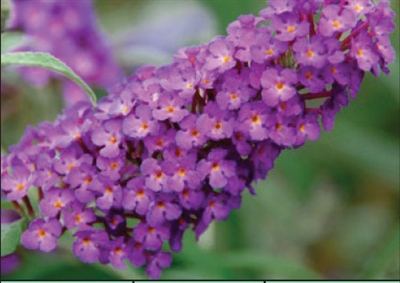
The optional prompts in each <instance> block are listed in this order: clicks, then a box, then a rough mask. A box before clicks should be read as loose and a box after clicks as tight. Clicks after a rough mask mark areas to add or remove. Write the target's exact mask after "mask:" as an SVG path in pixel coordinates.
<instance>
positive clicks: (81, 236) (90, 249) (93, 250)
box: [72, 230, 109, 263]
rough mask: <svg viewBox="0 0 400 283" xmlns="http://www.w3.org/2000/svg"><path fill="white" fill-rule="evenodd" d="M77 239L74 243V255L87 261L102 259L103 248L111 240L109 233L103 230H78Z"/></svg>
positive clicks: (75, 235) (92, 261)
mask: <svg viewBox="0 0 400 283" xmlns="http://www.w3.org/2000/svg"><path fill="white" fill-rule="evenodd" d="M74 237H76V238H77V239H76V241H75V242H74V243H73V244H72V251H73V252H74V255H75V256H76V257H77V258H79V259H80V260H82V261H83V262H86V263H94V262H97V261H99V260H100V256H101V254H102V249H103V248H104V246H106V245H107V244H108V242H109V239H108V235H107V233H106V232H105V231H102V230H89V231H78V232H76V233H75V234H74Z"/></svg>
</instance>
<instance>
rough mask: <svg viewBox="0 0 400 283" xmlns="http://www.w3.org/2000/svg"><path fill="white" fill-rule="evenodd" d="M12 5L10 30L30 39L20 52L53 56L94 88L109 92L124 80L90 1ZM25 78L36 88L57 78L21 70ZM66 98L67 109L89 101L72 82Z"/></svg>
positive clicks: (15, 0) (16, 0)
mask: <svg viewBox="0 0 400 283" xmlns="http://www.w3.org/2000/svg"><path fill="white" fill-rule="evenodd" d="M11 4H12V6H11V18H10V21H9V25H8V26H9V29H11V30H22V31H24V32H25V34H26V36H27V43H25V44H24V45H23V46H20V47H18V48H17V50H18V51H35V52H47V53H50V54H52V55H53V56H55V57H56V58H58V59H60V60H61V61H63V62H64V63H66V64H67V65H68V66H69V67H70V68H71V69H72V70H74V71H75V72H76V73H77V74H78V75H79V76H80V77H82V78H83V79H84V80H85V81H86V82H87V83H89V84H91V85H95V86H99V87H103V88H107V87H110V86H112V85H113V84H115V83H116V82H117V81H118V80H119V79H120V78H121V76H122V71H121V69H120V68H119V66H118V65H117V63H116V62H115V61H114V58H113V55H112V50H111V47H110V46H109V43H108V42H107V40H106V38H105V37H104V36H103V35H102V34H101V33H100V32H99V30H98V26H97V23H96V17H95V14H94V10H93V7H92V3H91V1H90V0H79V1H69V0H35V1H31V0H12V1H11ZM22 75H23V76H24V77H25V78H26V79H27V80H28V81H29V82H31V83H33V84H36V85H44V84H47V82H48V81H49V79H50V78H51V77H54V76H56V74H55V73H53V72H51V71H48V70H45V69H39V68H33V67H24V68H22ZM64 97H65V100H66V102H67V104H68V105H71V104H74V103H75V102H77V101H80V100H86V99H87V97H86V96H85V94H84V92H83V91H81V90H80V88H79V87H78V86H77V85H76V84H74V83H72V82H70V81H65V83H64Z"/></svg>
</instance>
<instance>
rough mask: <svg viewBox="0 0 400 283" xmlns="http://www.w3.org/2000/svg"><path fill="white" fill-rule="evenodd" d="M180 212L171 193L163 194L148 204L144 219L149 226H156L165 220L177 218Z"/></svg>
mask: <svg viewBox="0 0 400 283" xmlns="http://www.w3.org/2000/svg"><path fill="white" fill-rule="evenodd" d="M181 214H182V210H181V208H180V207H179V205H178V204H176V200H175V198H174V197H172V196H171V195H167V194H163V195H160V196H159V197H157V198H155V199H154V201H153V203H151V204H150V207H149V210H148V212H147V215H146V221H147V223H148V224H149V225H150V226H153V227H156V226H159V225H161V224H163V223H164V222H166V221H167V220H169V221H171V220H175V219H178V218H179V217H180V216H181Z"/></svg>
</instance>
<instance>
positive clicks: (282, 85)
mask: <svg viewBox="0 0 400 283" xmlns="http://www.w3.org/2000/svg"><path fill="white" fill-rule="evenodd" d="M275 87H276V89H278V90H282V89H283V88H284V87H285V85H284V84H283V83H282V82H277V83H276V85H275Z"/></svg>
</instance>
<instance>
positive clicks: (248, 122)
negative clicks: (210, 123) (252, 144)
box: [235, 101, 269, 141]
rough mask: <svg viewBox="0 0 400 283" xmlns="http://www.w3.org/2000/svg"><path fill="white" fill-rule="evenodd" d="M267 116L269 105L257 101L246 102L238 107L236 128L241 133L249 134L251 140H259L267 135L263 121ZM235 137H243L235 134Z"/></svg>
mask: <svg viewBox="0 0 400 283" xmlns="http://www.w3.org/2000/svg"><path fill="white" fill-rule="evenodd" d="M268 116H269V107H268V106H266V105H265V104H264V103H263V102H261V101H258V102H255V103H253V104H250V103H246V104H244V105H243V107H242V108H241V109H240V112H239V117H238V119H237V122H236V124H237V127H235V128H237V129H238V131H240V132H241V133H244V134H246V136H249V137H250V139H251V140H254V141H261V140H264V139H266V138H267V137H268V129H267V128H266V127H265V122H266V120H267V118H268ZM236 137H237V138H244V137H240V136H236Z"/></svg>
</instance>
